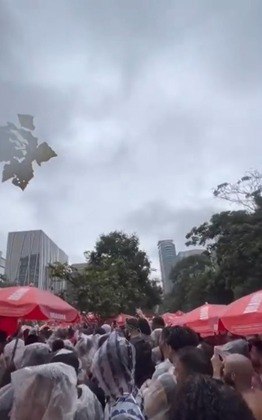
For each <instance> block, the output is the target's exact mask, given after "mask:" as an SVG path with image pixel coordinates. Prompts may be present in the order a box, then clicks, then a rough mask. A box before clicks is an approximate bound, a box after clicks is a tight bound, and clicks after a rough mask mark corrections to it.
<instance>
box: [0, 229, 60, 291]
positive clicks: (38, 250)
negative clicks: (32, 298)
mask: <svg viewBox="0 0 262 420" xmlns="http://www.w3.org/2000/svg"><path fill="white" fill-rule="evenodd" d="M54 262H61V263H66V262H68V257H67V255H66V254H65V253H64V251H62V250H61V249H60V248H59V247H58V246H57V245H56V244H55V243H54V242H53V241H52V240H51V239H50V238H49V237H48V236H47V235H46V234H45V233H44V232H43V231H42V230H30V231H23V232H11V233H9V234H8V241H7V252H6V267H5V274H6V277H7V279H8V280H9V281H10V282H11V283H15V284H19V285H29V284H33V285H34V286H36V287H39V288H40V289H52V290H54V291H59V290H61V288H62V287H63V284H62V283H61V282H59V283H54V284H51V279H50V273H49V264H50V263H54ZM57 289H58V290H57Z"/></svg>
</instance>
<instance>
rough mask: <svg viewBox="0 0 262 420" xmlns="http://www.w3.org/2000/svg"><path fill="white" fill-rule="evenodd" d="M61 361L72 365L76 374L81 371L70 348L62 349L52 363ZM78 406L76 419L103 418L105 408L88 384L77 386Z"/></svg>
mask: <svg viewBox="0 0 262 420" xmlns="http://www.w3.org/2000/svg"><path fill="white" fill-rule="evenodd" d="M56 362H61V363H65V364H66V365H69V366H72V367H73V368H74V369H75V372H76V374H78V373H79V367H80V363H79V360H78V358H77V356H76V355H75V353H73V352H71V351H70V350H66V349H62V350H60V352H58V353H57V354H56V355H55V356H54V357H53V358H52V359H51V363H56ZM77 394H78V399H77V407H76V412H75V415H74V420H101V419H103V410H102V406H101V404H100V402H99V401H98V399H97V398H96V396H95V394H94V393H93V392H92V391H91V390H90V389H89V388H88V387H87V386H86V385H78V386H77Z"/></svg>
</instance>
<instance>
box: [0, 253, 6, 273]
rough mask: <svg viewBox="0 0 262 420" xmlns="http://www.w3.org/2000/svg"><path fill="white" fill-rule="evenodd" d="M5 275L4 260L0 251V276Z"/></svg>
mask: <svg viewBox="0 0 262 420" xmlns="http://www.w3.org/2000/svg"><path fill="white" fill-rule="evenodd" d="M4 274H5V258H4V257H3V253H2V251H0V276H3V275H4Z"/></svg>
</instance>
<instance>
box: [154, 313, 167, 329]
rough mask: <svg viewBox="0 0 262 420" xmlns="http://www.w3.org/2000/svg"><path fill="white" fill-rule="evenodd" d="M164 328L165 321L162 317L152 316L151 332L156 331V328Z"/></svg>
mask: <svg viewBox="0 0 262 420" xmlns="http://www.w3.org/2000/svg"><path fill="white" fill-rule="evenodd" d="M164 327H165V321H164V318H162V316H154V318H153V320H152V330H156V329H157V328H164Z"/></svg>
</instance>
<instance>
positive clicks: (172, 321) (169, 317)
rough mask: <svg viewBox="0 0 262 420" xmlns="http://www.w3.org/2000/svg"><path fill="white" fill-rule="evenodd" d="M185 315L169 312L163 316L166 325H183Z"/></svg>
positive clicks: (178, 312) (179, 312)
mask: <svg viewBox="0 0 262 420" xmlns="http://www.w3.org/2000/svg"><path fill="white" fill-rule="evenodd" d="M183 315H184V313H183V312H181V311H177V312H175V313H170V312H167V313H166V314H164V315H162V318H163V319H164V321H165V324H166V325H183V318H184V317H183Z"/></svg>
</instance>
